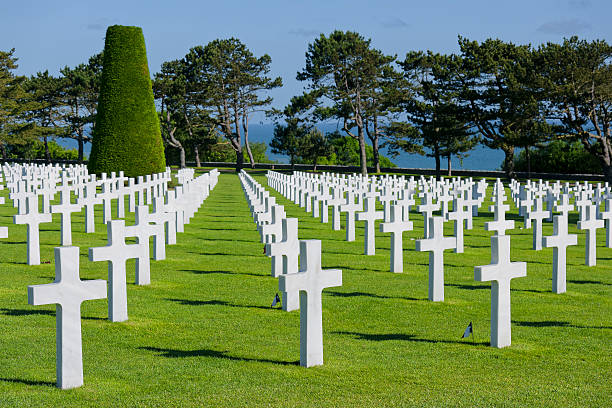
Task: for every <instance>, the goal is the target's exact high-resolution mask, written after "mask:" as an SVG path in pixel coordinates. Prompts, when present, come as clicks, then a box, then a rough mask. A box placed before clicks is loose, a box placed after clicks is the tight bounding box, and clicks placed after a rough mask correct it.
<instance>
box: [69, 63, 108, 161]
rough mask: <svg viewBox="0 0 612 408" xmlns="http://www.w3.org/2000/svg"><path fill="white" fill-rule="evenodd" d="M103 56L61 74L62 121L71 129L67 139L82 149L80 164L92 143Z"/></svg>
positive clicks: (79, 157)
mask: <svg viewBox="0 0 612 408" xmlns="http://www.w3.org/2000/svg"><path fill="white" fill-rule="evenodd" d="M102 61H103V54H102V53H98V54H96V55H94V56H92V57H91V58H89V62H88V63H87V64H79V65H77V66H76V67H74V68H69V67H67V66H66V67H64V68H63V69H61V70H60V73H61V74H62V75H63V78H62V80H63V81H62V99H63V101H62V102H63V105H64V108H65V109H64V112H63V113H62V117H61V120H62V122H63V123H64V124H65V126H66V127H67V133H66V134H65V137H67V138H70V139H75V140H76V141H77V145H78V160H79V161H80V162H82V161H83V151H84V145H85V143H87V142H91V134H90V133H88V132H87V127H88V126H89V127H90V126H92V125H93V123H94V120H95V117H96V112H97V108H98V95H99V93H100V80H101V77H102Z"/></svg>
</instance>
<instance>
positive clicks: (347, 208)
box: [340, 191, 361, 242]
mask: <svg viewBox="0 0 612 408" xmlns="http://www.w3.org/2000/svg"><path fill="white" fill-rule="evenodd" d="M357 211H361V205H359V204H356V203H355V194H354V193H353V192H351V191H349V192H347V194H346V203H345V204H342V205H340V212H345V213H346V240H347V241H349V242H352V241H354V240H355V213H356V212H357Z"/></svg>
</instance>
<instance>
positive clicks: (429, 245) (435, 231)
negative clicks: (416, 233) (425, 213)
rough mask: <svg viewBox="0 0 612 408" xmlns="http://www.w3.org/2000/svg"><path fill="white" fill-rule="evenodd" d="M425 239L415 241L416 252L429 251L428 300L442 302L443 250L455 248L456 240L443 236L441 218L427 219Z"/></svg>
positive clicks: (442, 221)
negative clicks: (427, 226)
mask: <svg viewBox="0 0 612 408" xmlns="http://www.w3.org/2000/svg"><path fill="white" fill-rule="evenodd" d="M428 232H429V235H428V237H427V239H417V240H416V250H417V251H429V300H431V301H433V302H442V301H444V250H446V249H452V248H455V247H456V246H457V238H455V237H445V236H444V220H443V219H442V217H431V218H430V219H429V228H428Z"/></svg>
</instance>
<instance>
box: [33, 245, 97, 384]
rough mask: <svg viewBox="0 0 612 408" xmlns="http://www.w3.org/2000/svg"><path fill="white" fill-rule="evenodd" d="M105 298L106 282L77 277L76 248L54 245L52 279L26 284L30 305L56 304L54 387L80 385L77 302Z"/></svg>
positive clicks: (81, 351) (81, 359)
mask: <svg viewBox="0 0 612 408" xmlns="http://www.w3.org/2000/svg"><path fill="white" fill-rule="evenodd" d="M104 298H106V282H105V281H103V280H100V279H96V280H89V281H82V280H81V279H80V277H79V248H78V247H62V248H55V281H54V282H53V283H49V284H45V285H30V286H28V303H29V304H30V305H33V306H39V305H48V304H53V303H55V304H56V307H55V316H56V317H55V321H56V330H57V332H56V340H55V341H56V373H57V387H58V388H62V389H67V388H75V387H80V386H81V385H83V343H82V338H81V303H83V302H84V301H86V300H94V299H104Z"/></svg>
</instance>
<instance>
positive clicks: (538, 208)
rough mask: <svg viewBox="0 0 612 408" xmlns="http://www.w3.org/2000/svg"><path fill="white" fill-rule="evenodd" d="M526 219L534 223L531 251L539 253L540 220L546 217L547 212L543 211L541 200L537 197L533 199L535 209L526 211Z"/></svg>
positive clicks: (540, 242) (540, 240) (540, 245)
mask: <svg viewBox="0 0 612 408" xmlns="http://www.w3.org/2000/svg"><path fill="white" fill-rule="evenodd" d="M527 217H529V222H530V223H531V221H535V225H534V227H533V249H535V250H536V251H539V250H541V249H542V220H544V219H545V218H546V217H548V211H544V209H543V208H542V199H541V198H540V197H537V198H536V199H535V209H534V210H531V209H529V210H527Z"/></svg>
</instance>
